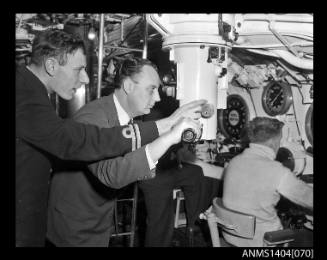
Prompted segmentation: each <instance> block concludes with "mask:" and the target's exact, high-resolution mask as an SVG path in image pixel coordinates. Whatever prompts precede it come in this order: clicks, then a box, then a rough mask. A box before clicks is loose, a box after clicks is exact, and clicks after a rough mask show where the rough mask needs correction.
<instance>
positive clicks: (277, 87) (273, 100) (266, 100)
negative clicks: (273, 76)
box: [262, 81, 293, 116]
mask: <svg viewBox="0 0 327 260" xmlns="http://www.w3.org/2000/svg"><path fill="white" fill-rule="evenodd" d="M292 102H293V97H292V90H291V87H290V86H289V85H288V84H286V83H284V82H281V81H272V82H271V83H269V84H268V85H267V86H266V87H265V88H264V90H263V93H262V106H263V109H264V111H265V112H266V113H267V114H268V115H270V116H276V115H282V114H285V113H287V111H288V110H289V108H290V106H291V105H292Z"/></svg>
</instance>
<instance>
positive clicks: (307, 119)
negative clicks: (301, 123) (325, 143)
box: [305, 103, 313, 146]
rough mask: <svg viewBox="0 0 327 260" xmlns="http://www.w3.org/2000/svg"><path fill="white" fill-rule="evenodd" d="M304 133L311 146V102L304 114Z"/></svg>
mask: <svg viewBox="0 0 327 260" xmlns="http://www.w3.org/2000/svg"><path fill="white" fill-rule="evenodd" d="M305 133H306V135H307V138H308V140H309V142H310V144H311V145H312V146H313V103H312V104H311V105H310V107H309V109H308V111H307V115H306V116H305Z"/></svg>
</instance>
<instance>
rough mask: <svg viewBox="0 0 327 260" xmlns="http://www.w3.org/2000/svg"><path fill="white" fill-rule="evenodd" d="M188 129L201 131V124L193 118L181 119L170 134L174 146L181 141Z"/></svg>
mask: <svg viewBox="0 0 327 260" xmlns="http://www.w3.org/2000/svg"><path fill="white" fill-rule="evenodd" d="M188 128H193V129H195V130H199V129H201V123H200V121H198V120H193V119H191V118H180V119H179V121H178V122H177V124H175V125H174V126H173V127H172V128H171V130H170V132H168V133H167V134H168V136H169V139H170V141H171V142H172V144H177V143H179V142H180V141H181V138H182V134H183V132H184V130H186V129H188Z"/></svg>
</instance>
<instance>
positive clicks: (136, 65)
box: [114, 57, 158, 88]
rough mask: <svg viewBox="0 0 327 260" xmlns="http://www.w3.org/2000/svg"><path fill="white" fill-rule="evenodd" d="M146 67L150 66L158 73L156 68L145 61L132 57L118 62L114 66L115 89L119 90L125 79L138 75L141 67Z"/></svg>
mask: <svg viewBox="0 0 327 260" xmlns="http://www.w3.org/2000/svg"><path fill="white" fill-rule="evenodd" d="M146 65H148V66H151V67H152V68H154V69H155V70H156V71H157V72H158V68H157V66H156V65H155V64H154V63H152V62H151V61H149V60H147V59H142V58H137V57H132V58H127V59H124V60H122V61H121V62H119V63H118V64H117V66H116V74H115V78H114V84H115V88H120V87H121V85H122V83H123V81H124V80H125V79H126V78H127V77H133V76H134V75H136V74H138V73H140V72H141V70H142V68H143V66H146Z"/></svg>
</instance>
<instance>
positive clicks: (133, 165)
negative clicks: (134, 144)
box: [88, 146, 155, 189]
mask: <svg viewBox="0 0 327 260" xmlns="http://www.w3.org/2000/svg"><path fill="white" fill-rule="evenodd" d="M88 168H89V170H90V171H91V172H92V174H94V175H95V176H96V177H97V178H98V179H99V180H100V181H101V182H102V183H103V184H104V185H106V186H108V187H111V188H114V189H120V188H122V187H124V186H126V185H128V184H130V183H132V182H135V181H138V180H144V179H147V178H153V177H154V176H155V174H154V171H155V169H153V170H152V171H151V170H150V168H149V164H148V161H147V158H146V154H145V147H144V146H143V147H141V148H140V149H138V150H136V151H133V152H130V153H128V154H126V155H125V156H123V157H116V158H114V159H107V160H102V161H99V162H96V163H92V164H89V165H88Z"/></svg>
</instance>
